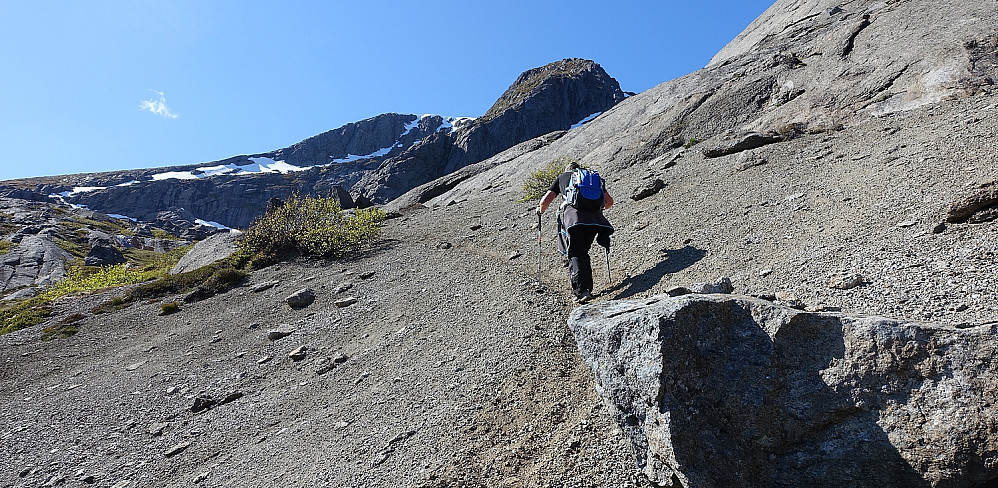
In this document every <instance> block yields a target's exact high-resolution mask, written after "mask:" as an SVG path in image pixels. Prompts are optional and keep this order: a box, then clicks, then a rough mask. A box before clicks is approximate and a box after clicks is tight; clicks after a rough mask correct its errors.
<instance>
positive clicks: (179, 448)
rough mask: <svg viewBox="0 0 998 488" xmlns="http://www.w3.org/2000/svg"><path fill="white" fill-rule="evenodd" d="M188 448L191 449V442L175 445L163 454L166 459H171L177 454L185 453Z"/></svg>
mask: <svg viewBox="0 0 998 488" xmlns="http://www.w3.org/2000/svg"><path fill="white" fill-rule="evenodd" d="M188 447H191V442H190V441H184V442H181V443H179V444H176V445H174V446H173V447H171V448H169V449H167V450H166V452H165V453H164V455H165V456H166V457H173V456H176V455H177V454H180V453H182V452H184V451H186V450H187V448H188Z"/></svg>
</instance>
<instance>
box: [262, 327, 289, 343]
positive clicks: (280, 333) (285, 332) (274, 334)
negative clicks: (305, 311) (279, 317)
mask: <svg viewBox="0 0 998 488" xmlns="http://www.w3.org/2000/svg"><path fill="white" fill-rule="evenodd" d="M294 332H295V331H294V329H273V330H269V331H267V339H270V340H272V341H276V340H280V339H283V338H285V337H287V336H289V335H291V334H294Z"/></svg>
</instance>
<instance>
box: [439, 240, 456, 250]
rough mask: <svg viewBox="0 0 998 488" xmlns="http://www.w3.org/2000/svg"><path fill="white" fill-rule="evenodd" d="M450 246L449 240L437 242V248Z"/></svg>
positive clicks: (448, 247)
mask: <svg viewBox="0 0 998 488" xmlns="http://www.w3.org/2000/svg"><path fill="white" fill-rule="evenodd" d="M452 246H453V244H451V243H449V242H441V243H439V244H437V249H450V248H451V247H452Z"/></svg>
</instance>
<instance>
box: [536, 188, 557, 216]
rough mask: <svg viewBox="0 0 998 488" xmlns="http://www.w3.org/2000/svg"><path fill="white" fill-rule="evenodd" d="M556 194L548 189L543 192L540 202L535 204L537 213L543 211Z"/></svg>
mask: <svg viewBox="0 0 998 488" xmlns="http://www.w3.org/2000/svg"><path fill="white" fill-rule="evenodd" d="M557 196H558V194H557V193H555V192H553V191H551V190H548V192H547V193H545V194H544V197H542V198H541V203H538V204H537V213H539V214H542V213H544V211H545V210H547V209H548V207H549V206H550V205H551V202H553V201H554V199H555V197H557Z"/></svg>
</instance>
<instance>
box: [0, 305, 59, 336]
mask: <svg viewBox="0 0 998 488" xmlns="http://www.w3.org/2000/svg"><path fill="white" fill-rule="evenodd" d="M51 304H52V300H51V299H47V298H45V297H42V296H37V297H34V298H30V299H28V300H24V301H21V302H17V303H15V304H13V305H7V306H4V307H3V308H0V334H6V333H8V332H14V331H15V330H20V329H23V328H25V327H31V326H32V325H35V324H40V323H42V322H44V321H45V318H46V317H48V316H49V315H51V314H52V305H51Z"/></svg>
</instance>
